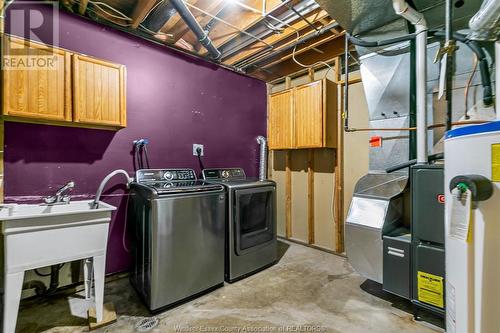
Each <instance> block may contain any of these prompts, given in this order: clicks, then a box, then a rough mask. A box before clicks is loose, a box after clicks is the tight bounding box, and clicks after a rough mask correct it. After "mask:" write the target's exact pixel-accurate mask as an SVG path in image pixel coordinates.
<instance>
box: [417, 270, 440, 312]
mask: <svg viewBox="0 0 500 333" xmlns="http://www.w3.org/2000/svg"><path fill="white" fill-rule="evenodd" d="M417 282H418V300H419V301H420V302H424V303H427V304H430V305H434V306H437V307H438V308H444V287H443V277H442V276H437V275H433V274H429V273H425V272H420V271H419V272H418V275H417Z"/></svg>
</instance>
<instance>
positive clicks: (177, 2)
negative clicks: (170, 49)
mask: <svg viewBox="0 0 500 333" xmlns="http://www.w3.org/2000/svg"><path fill="white" fill-rule="evenodd" d="M170 3H171V4H172V5H173V6H174V8H175V10H177V12H178V13H179V15H180V16H181V17H182V19H183V20H184V22H185V23H186V25H187V26H188V27H189V29H191V31H193V33H194V34H195V36H196V38H198V41H199V42H200V43H201V45H203V47H204V48H205V49H206V50H207V51H208V54H209V55H210V58H212V59H213V60H219V59H220V58H221V56H222V54H221V52H220V51H219V50H218V49H217V48H216V47H215V46H214V44H213V43H212V41H211V40H210V37H208V33H207V32H206V31H204V30H203V28H202V27H201V26H200V24H199V23H198V21H196V18H195V17H194V15H193V13H191V11H190V10H189V9H188V8H187V7H186V5H185V4H184V1H183V0H170Z"/></svg>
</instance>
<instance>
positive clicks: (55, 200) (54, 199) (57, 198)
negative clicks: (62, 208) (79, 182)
mask: <svg viewBox="0 0 500 333" xmlns="http://www.w3.org/2000/svg"><path fill="white" fill-rule="evenodd" d="M74 187H75V182H73V181H70V182H68V183H67V184H66V185H64V186H63V187H61V188H60V189H59V190H57V192H56V194H55V195H53V196H51V197H46V198H45V199H44V201H45V203H46V204H47V205H56V204H62V203H69V200H70V197H69V195H65V193H66V192H67V191H70V190H71V189H72V188H74Z"/></svg>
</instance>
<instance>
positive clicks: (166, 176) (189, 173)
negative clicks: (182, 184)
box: [136, 169, 196, 183]
mask: <svg viewBox="0 0 500 333" xmlns="http://www.w3.org/2000/svg"><path fill="white" fill-rule="evenodd" d="M136 180H137V182H138V183H143V182H159V181H189V180H196V174H195V173H194V170H193V169H141V170H137V172H136Z"/></svg>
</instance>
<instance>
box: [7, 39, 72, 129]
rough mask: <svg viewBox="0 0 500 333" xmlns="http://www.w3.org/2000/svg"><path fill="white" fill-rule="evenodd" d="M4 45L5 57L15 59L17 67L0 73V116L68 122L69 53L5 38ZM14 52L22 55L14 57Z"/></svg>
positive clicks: (69, 106) (11, 67)
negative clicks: (0, 84)
mask: <svg viewBox="0 0 500 333" xmlns="http://www.w3.org/2000/svg"><path fill="white" fill-rule="evenodd" d="M4 45H5V47H6V56H7V57H9V55H10V56H12V58H11V59H17V61H16V63H17V65H11V66H10V67H9V68H6V69H5V70H3V71H2V72H3V102H2V104H3V114H4V115H6V116H15V117H24V118H26V117H28V118H35V119H41V120H58V121H71V55H70V53H68V52H66V51H64V50H60V49H57V48H47V47H46V46H45V45H40V44H36V43H32V42H29V41H25V40H23V39H19V38H14V37H7V39H6V40H5V44H4ZM16 50H17V51H21V50H22V53H21V54H19V55H16V54H15V52H16ZM6 61H7V60H6ZM23 62H24V63H25V64H27V65H22V63H23ZM12 63H13V62H12ZM33 64H38V65H37V66H36V67H34V65H33ZM14 66H15V67H14Z"/></svg>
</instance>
